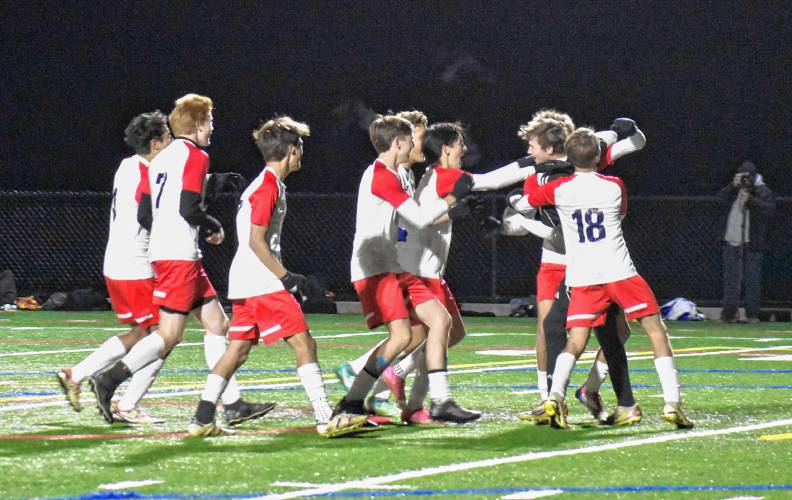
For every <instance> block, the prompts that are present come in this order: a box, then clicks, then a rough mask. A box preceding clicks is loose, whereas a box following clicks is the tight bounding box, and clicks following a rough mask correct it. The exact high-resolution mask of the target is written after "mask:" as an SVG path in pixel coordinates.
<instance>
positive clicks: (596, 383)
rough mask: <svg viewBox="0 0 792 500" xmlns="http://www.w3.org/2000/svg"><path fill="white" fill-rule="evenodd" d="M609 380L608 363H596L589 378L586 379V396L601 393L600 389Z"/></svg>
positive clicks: (590, 371)
mask: <svg viewBox="0 0 792 500" xmlns="http://www.w3.org/2000/svg"><path fill="white" fill-rule="evenodd" d="M606 378H608V363H603V362H602V361H595V362H594V366H592V367H591V370H589V374H588V378H587V379H586V384H585V386H586V394H594V393H595V392H599V390H600V387H602V383H603V382H604V381H605V379H606Z"/></svg>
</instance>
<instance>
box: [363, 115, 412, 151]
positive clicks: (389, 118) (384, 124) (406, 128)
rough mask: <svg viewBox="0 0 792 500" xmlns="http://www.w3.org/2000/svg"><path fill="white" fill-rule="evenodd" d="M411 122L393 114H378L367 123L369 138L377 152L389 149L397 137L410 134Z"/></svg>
mask: <svg viewBox="0 0 792 500" xmlns="http://www.w3.org/2000/svg"><path fill="white" fill-rule="evenodd" d="M412 131H413V126H412V123H410V122H409V121H407V120H405V119H404V118H400V117H398V116H394V115H386V116H378V117H377V118H376V119H375V120H374V121H373V122H371V125H369V139H371V145H372V146H374V150H375V151H376V152H377V153H384V152H385V151H387V150H389V149H390V147H391V144H393V141H394V140H395V139H396V138H397V137H404V136H406V135H412Z"/></svg>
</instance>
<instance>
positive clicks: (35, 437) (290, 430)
mask: <svg viewBox="0 0 792 500" xmlns="http://www.w3.org/2000/svg"><path fill="white" fill-rule="evenodd" d="M304 432H316V427H314V426H309V427H283V428H280V429H259V430H252V431H234V432H233V434H230V435H229V436H228V437H233V436H264V435H278V434H299V433H304ZM187 437H190V435H189V434H188V433H187V432H152V433H143V432H136V433H129V434H122V433H109V434H6V435H0V441H66V440H93V439H96V440H105V439H139V438H145V439H152V438H187Z"/></svg>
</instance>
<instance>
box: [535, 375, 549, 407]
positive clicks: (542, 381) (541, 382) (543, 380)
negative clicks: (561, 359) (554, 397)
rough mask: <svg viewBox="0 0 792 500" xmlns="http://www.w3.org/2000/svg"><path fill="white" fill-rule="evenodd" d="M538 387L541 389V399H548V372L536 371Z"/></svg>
mask: <svg viewBox="0 0 792 500" xmlns="http://www.w3.org/2000/svg"><path fill="white" fill-rule="evenodd" d="M536 386H537V387H538V388H539V397H540V398H542V400H543V401H544V400H545V399H547V372H544V371H542V370H539V369H537V370H536Z"/></svg>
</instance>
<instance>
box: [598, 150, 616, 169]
mask: <svg viewBox="0 0 792 500" xmlns="http://www.w3.org/2000/svg"><path fill="white" fill-rule="evenodd" d="M612 149H613V144H611V145H610V146H608V149H606V150H605V154H604V155H602V156H600V161H599V163H598V164H597V170H605V169H606V168H608V167H610V166H611V165H613V158H611V150H612Z"/></svg>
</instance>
